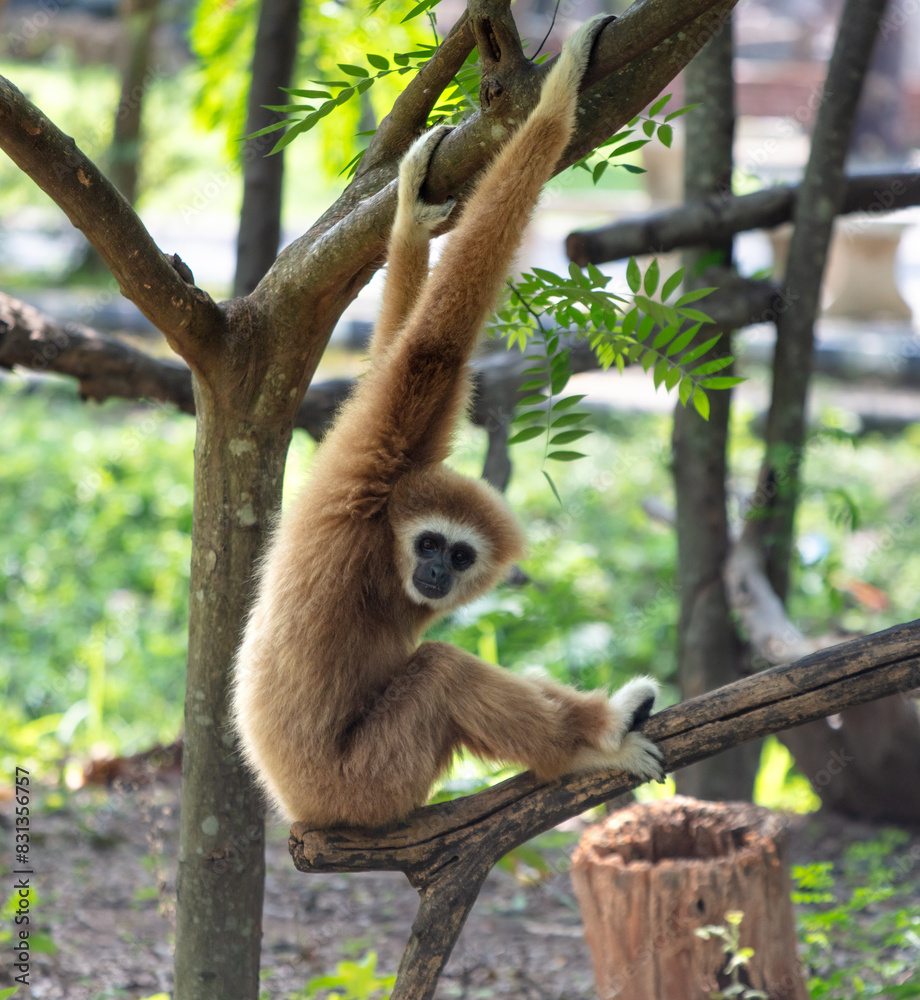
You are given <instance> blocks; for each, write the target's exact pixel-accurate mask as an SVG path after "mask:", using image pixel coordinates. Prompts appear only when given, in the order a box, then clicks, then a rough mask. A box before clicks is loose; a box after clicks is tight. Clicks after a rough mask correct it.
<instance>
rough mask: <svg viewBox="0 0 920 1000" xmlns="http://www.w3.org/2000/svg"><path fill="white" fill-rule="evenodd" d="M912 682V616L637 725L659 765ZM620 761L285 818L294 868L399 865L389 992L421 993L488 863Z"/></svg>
mask: <svg viewBox="0 0 920 1000" xmlns="http://www.w3.org/2000/svg"><path fill="white" fill-rule="evenodd" d="M918 686H920V620H918V621H915V622H911V623H909V624H906V625H898V626H895V627H894V628H891V629H888V630H887V631H885V632H879V633H877V634H876V635H872V636H866V637H864V638H861V639H855V640H853V641H852V642H847V643H843V644H842V645H839V646H835V647H833V648H832V649H828V650H823V651H821V652H819V653H814V654H812V655H810V656H807V657H805V658H804V659H802V660H799V661H798V662H797V663H794V664H792V665H789V666H783V667H775V668H773V669H771V670H766V671H763V672H762V673H759V674H756V675H755V676H752V677H747V678H745V679H743V680H740V681H736V682H735V683H734V684H729V685H726V686H725V687H723V688H720V689H718V690H717V691H713V692H710V693H709V694H706V695H703V696H701V697H699V698H693V699H691V700H689V701H686V702H683V703H682V704H680V705H675V706H674V707H673V708H669V709H666V710H665V711H663V712H660V713H659V714H657V715H654V716H652V717H651V718H650V719H649V720H648V722H646V724H645V726H644V732H645V735H646V736H648V737H649V738H651V739H653V740H654V741H655V742H656V743H657V744H658V746H659V747H660V748H661V750H662V752H663V754H664V762H665V767H666V769H667V770H669V771H673V770H676V769H678V768H681V767H686V766H687V765H688V764H692V763H694V762H695V761H698V760H703V759H704V758H706V757H710V756H713V755H714V754H717V753H720V752H721V751H723V750H726V749H728V748H729V747H733V746H737V745H739V744H741V743H745V742H747V741H749V740H752V739H755V738H757V737H759V736H766V735H768V734H769V733H775V732H779V731H781V730H783V729H788V728H789V727H791V726H798V725H801V724H802V723H805V722H810V721H812V720H815V719H819V718H822V717H824V716H826V715H829V714H831V713H835V712H839V711H840V710H841V709H844V708H846V707H848V706H853V705H859V704H863V703H865V702H868V701H872V700H874V699H877V698H881V697H883V696H885V695H892V694H896V693H899V692H901V693H906V692H909V691H911V690H913V689H914V688H916V687H918ZM635 784H636V781H635V780H634V779H632V778H630V777H629V776H628V775H626V774H624V773H623V772H621V771H616V772H612V773H611V772H599V773H595V774H581V775H569V776H568V777H566V778H561V779H559V780H558V781H554V782H550V783H542V782H540V781H538V780H537V779H536V778H535V777H534V776H533V775H532V774H531V773H529V772H528V773H525V774H521V775H518V776H517V777H515V778H511V779H510V780H509V781H505V782H502V783H501V784H500V785H496V786H494V787H493V788H490V789H488V790H486V791H484V792H480V793H479V794H477V795H471V796H468V797H466V798H462V799H457V800H455V801H453V802H448V803H444V804H441V805H436V806H426V807H425V808H423V809H419V810H418V811H417V812H415V813H414V814H413V815H412V816H411V817H410V819H409V820H408V822H406V823H403V824H399V825H395V826H393V827H391V828H387V829H384V830H377V831H374V830H360V829H340V830H310V829H308V828H306V827H305V826H304V824H302V823H295V824H294V826H293V827H292V828H291V837H290V849H291V855H292V857H293V860H294V864H295V866H296V867H297V868H298V869H299V870H300V871H303V872H320V871H402V872H404V873H405V874H406V876H407V878H408V879H409V881H410V882H411V883H412V885H413V886H415V887H416V888H417V889H418V890H419V894H420V897H421V905H420V907H419V913H418V916H417V918H416V920H415V923H414V925H413V929H412V936H411V937H410V940H409V944H408V946H407V948H406V952H405V954H404V955H403V961H402V963H401V965H400V972H399V978H398V979H397V983H396V988H395V990H394V992H393V997H394V998H395V1000H408V998H410V997H411V998H412V1000H427V998H429V997H431V996H432V995H433V993H434V989H435V986H436V983H437V979H438V976H439V974H440V971H441V969H442V968H443V967H444V965H445V964H446V962H447V958H448V956H449V954H450V951H451V949H452V947H453V945H454V943H455V942H456V940H457V937H458V936H459V933H460V930H461V928H462V925H463V920H464V919H465V917H466V914H467V913H468V912H469V910H470V908H471V907H472V905H473V902H474V901H475V899H476V895H477V894H478V892H479V888H480V886H481V885H482V882H483V881H484V879H485V876H486V874H487V873H488V871H489V870H490V868H491V867H492V865H494V864H495V862H496V861H498V860H499V859H500V858H501V857H502V856H503V855H505V854H506V853H507V852H508V851H510V850H512V849H513V848H514V847H517V846H519V845H520V844H523V843H524V842H525V841H527V840H529V839H530V838H531V837H534V836H536V835H537V834H538V833H541V832H543V831H544V830H548V829H550V828H551V827H553V826H555V825H556V824H558V823H560V822H561V821H562V820H564V819H568V818H570V817H571V816H575V815H577V814H578V813H580V812H583V811H584V810H585V809H589V808H591V807H592V806H597V805H600V804H601V803H603V802H606V801H608V800H609V799H611V798H613V797H614V796H616V795H619V794H622V793H623V792H625V791H628V790H629V789H630V788H632V787H634V786H635Z"/></svg>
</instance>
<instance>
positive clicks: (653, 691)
mask: <svg viewBox="0 0 920 1000" xmlns="http://www.w3.org/2000/svg"><path fill="white" fill-rule="evenodd" d="M657 694H658V685H657V684H656V683H655V681H653V680H652V679H651V678H650V677H636V678H634V679H633V680H631V681H629V682H628V683H626V684H624V685H623V687H621V688H620V690H619V691H617V692H616V694H614V695H613V696H612V697H611V698H610V702H609V705H610V726H609V729H608V731H607V734H606V737H605V738H604V740H603V742H602V743H601V745H600V746H598V747H590V748H586V749H584V750H582V751H581V752H580V753H579V754H578V756H577V757H576V759H575V766H574V770H576V771H595V770H607V769H618V770H622V771H626V772H628V773H629V774H634V775H636V777H639V778H645V779H651V778H654V779H655V780H656V781H664V778H665V773H664V770H663V769H662V766H661V751H660V750H659V749H658V747H656V746H655V744H654V743H652V741H651V740H649V739H646V738H645V737H644V736H643V735H642V734H641V733H638V732H636V727H637V726H638V725H639V724H640V723H642V722H644V721H645V720H646V719H647V718H648V717H649V714H650V713H651V710H652V705H653V704H654V703H655V696H656V695H657Z"/></svg>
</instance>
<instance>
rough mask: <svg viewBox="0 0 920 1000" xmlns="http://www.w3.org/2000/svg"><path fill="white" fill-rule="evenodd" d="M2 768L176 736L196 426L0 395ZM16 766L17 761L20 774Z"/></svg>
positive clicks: (63, 397)
mask: <svg viewBox="0 0 920 1000" xmlns="http://www.w3.org/2000/svg"><path fill="white" fill-rule="evenodd" d="M0 422H2V424H3V427H4V435H5V439H6V444H7V449H8V450H7V454H6V457H5V459H4V462H3V464H2V467H0V492H2V493H3V495H5V496H7V497H9V498H15V502H11V503H7V504H3V505H0V569H2V580H0V634H2V635H3V637H4V641H3V643H2V644H0V689H2V690H3V692H4V697H3V699H2V703H0V704H2V708H0V717H2V721H3V723H4V724H3V725H2V726H0V763H2V766H4V767H7V763H8V760H9V757H10V755H12V754H15V755H16V757H17V759H18V763H20V764H22V765H23V766H26V767H30V768H31V767H32V766H37V767H38V768H39V769H41V767H42V765H43V764H44V765H47V763H48V762H49V761H50V760H51V759H53V757H54V756H55V755H56V754H58V753H59V752H60V747H62V746H70V745H73V746H76V747H83V748H87V747H89V746H90V745H92V744H93V743H95V742H98V741H100V740H104V741H106V742H107V743H109V744H110V745H112V746H117V747H120V748H123V749H124V748H128V749H130V748H132V747H133V748H138V747H140V746H149V745H150V744H151V743H155V742H158V741H161V740H171V739H174V738H175V735H176V733H177V732H178V730H179V727H180V724H181V719H182V699H183V691H184V662H185V651H186V636H185V630H186V623H187V601H188V563H189V552H190V546H189V533H190V531H191V466H192V448H193V437H194V426H193V423H192V421H190V420H188V419H187V418H180V419H178V420H177V419H175V418H174V414H173V411H171V410H170V409H169V408H167V407H152V406H125V405H106V406H103V407H99V408H96V407H90V406H88V405H82V404H79V403H78V402H77V401H76V399H75V396H74V393H73V390H71V389H69V388H68V389H67V390H66V391H62V392H61V393H60V395H56V396H53V397H50V398H49V396H48V395H47V394H42V395H39V394H35V395H26V394H24V393H21V392H18V391H16V390H15V388H12V387H11V385H10V383H9V382H7V383H5V384H4V385H3V386H0ZM23 755H25V758H26V759H25V760H23Z"/></svg>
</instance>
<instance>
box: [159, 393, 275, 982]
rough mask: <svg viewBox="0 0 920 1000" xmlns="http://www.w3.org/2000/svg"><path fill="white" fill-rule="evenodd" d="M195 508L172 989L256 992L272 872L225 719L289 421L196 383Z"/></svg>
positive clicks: (253, 797)
mask: <svg viewBox="0 0 920 1000" xmlns="http://www.w3.org/2000/svg"><path fill="white" fill-rule="evenodd" d="M195 388H196V391H195V402H196V408H197V413H198V434H197V439H196V443H195V508H194V527H193V532H192V541H193V548H192V574H191V584H190V625H189V653H188V673H187V681H186V692H185V742H184V753H183V756H182V816H181V826H180V841H179V874H178V880H177V890H178V897H179V906H178V914H177V918H178V922H177V927H176V955H175V996H176V1000H215V998H218V997H219V998H220V1000H253V998H254V997H256V996H257V995H258V989H259V956H260V952H261V947H262V894H263V884H264V877H265V860H264V839H265V835H264V831H265V826H264V820H263V813H262V803H261V796H260V794H259V793H258V792H257V791H256V789H255V788H254V786H253V783H252V779H251V776H250V775H249V773H248V772H247V771H246V770H245V769H244V767H243V762H242V760H241V759H240V757H239V754H238V753H237V752H236V750H235V740H234V737H233V734H232V732H231V730H230V728H229V722H228V681H229V677H230V664H231V662H232V660H233V655H234V652H235V650H236V647H237V643H238V641H239V636H240V631H241V628H242V622H243V617H244V615H245V612H246V608H247V606H248V603H249V596H250V588H251V582H252V567H253V565H254V564H255V562H256V560H257V557H258V554H259V552H260V550H261V547H262V543H263V540H264V537H265V532H266V530H267V526H268V524H269V522H270V518H271V515H272V513H273V512H274V511H275V509H276V508H277V505H278V504H279V502H280V499H281V485H282V477H283V474H284V460H285V456H286V453H287V447H288V444H289V440H290V430H289V429H288V430H287V431H285V430H284V428H283V427H281V428H279V427H278V426H277V425H276V424H274V423H269V424H256V423H253V422H248V421H246V420H244V419H241V418H240V417H239V416H238V415H236V414H235V413H234V412H232V411H231V409H230V408H228V407H226V406H221V405H220V404H219V402H218V401H217V400H215V398H214V396H213V394H212V393H210V392H209V391H208V390H207V389H205V388H203V387H202V386H201V385H200V384H198V383H196V387H195Z"/></svg>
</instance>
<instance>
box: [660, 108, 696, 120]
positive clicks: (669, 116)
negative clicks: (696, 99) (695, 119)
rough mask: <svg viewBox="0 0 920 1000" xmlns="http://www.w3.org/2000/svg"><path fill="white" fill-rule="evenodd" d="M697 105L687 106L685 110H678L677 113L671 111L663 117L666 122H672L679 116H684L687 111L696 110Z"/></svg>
mask: <svg viewBox="0 0 920 1000" xmlns="http://www.w3.org/2000/svg"><path fill="white" fill-rule="evenodd" d="M698 107H699V104H688V105H687V106H686V107H685V108H678V109H677V111H672V112H671V113H670V114H668V115H665V116H664V120H665V121H666V122H669V121H673V120H674V119H675V118H678V117H679V116H680V115H685V114H686V113H687V112H688V111H692V110H693V109H694V108H698Z"/></svg>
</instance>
